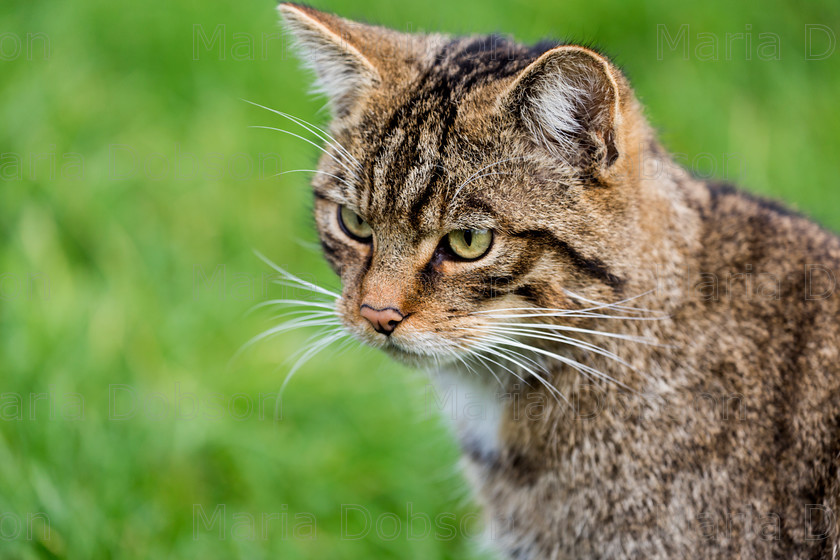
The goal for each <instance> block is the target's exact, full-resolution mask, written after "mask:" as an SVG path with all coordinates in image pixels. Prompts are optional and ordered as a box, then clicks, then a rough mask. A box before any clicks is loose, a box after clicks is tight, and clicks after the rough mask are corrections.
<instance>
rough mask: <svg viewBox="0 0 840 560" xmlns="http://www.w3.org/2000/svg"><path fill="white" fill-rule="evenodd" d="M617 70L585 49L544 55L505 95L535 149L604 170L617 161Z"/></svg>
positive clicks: (580, 165)
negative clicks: (527, 132) (531, 138)
mask: <svg viewBox="0 0 840 560" xmlns="http://www.w3.org/2000/svg"><path fill="white" fill-rule="evenodd" d="M619 80H621V77H620V75H619V73H618V71H617V70H616V69H615V68H614V67H613V66H612V65H611V64H610V63H609V62H608V61H607V60H606V59H605V58H604V57H602V56H601V55H599V54H598V53H596V52H594V51H591V50H589V49H587V48H585V47H578V46H571V45H566V46H560V47H556V48H554V49H551V50H550V51H547V52H546V53H544V54H543V55H542V56H540V58H538V59H537V60H536V61H534V62H533V63H531V65H529V66H528V67H527V68H526V69H525V70H523V71H522V73H521V74H520V75H519V77H517V79H516V80H515V81H514V83H513V84H512V85H511V86H510V89H509V90H508V93H507V104H508V107H507V108H508V110H512V111H517V112H518V113H519V115H520V117H521V119H522V121H523V122H524V124H525V126H526V127H527V128H528V129H529V131H530V132H531V133H532V134H533V136H534V137H535V139H536V140H537V142H538V143H539V144H541V145H542V146H543V147H545V148H546V149H548V150H549V151H550V152H552V153H553V154H554V155H556V156H557V157H559V158H561V159H562V160H564V161H565V162H567V163H568V164H570V165H572V166H574V167H578V168H593V167H595V168H603V169H605V168H608V167H610V166H611V165H612V164H613V163H614V162H615V160H616V159H617V158H618V157H619V149H618V144H619V138H618V128H619V124H620V120H621V106H620V87H619V83H618V82H619Z"/></svg>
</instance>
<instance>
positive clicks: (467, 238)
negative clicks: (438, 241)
mask: <svg viewBox="0 0 840 560" xmlns="http://www.w3.org/2000/svg"><path fill="white" fill-rule="evenodd" d="M492 243H493V232H492V231H490V230H489V229H456V230H455V231H450V232H449V233H448V234H447V235H446V245H447V249H449V252H450V253H452V254H453V255H454V256H456V257H458V258H459V259H463V260H467V261H474V260H476V259H480V258H481V257H483V256H484V255H486V254H487V251H489V250H490V245H491V244H492Z"/></svg>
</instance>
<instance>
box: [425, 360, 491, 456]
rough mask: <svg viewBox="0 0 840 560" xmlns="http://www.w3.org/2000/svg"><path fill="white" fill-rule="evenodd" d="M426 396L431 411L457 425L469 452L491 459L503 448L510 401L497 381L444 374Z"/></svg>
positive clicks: (451, 372) (457, 430)
mask: <svg viewBox="0 0 840 560" xmlns="http://www.w3.org/2000/svg"><path fill="white" fill-rule="evenodd" d="M433 378H434V381H435V383H434V386H433V387H432V388H431V389H430V391H429V393H427V395H426V406H427V409H430V410H433V411H436V413H438V414H441V415H443V416H445V417H446V418H447V419H448V420H449V421H450V422H451V423H452V425H453V426H454V428H455V430H456V433H457V435H458V439H459V440H460V442H461V446H462V448H463V450H464V452H465V453H468V454H470V455H473V456H478V457H481V458H484V459H486V458H491V457H494V456H496V455H497V454H498V453H499V450H500V447H501V439H500V428H501V423H502V415H503V414H504V408H505V403H506V398H505V395H504V391H503V389H502V388H501V386H500V385H499V383H498V382H496V380H495V379H492V378H491V379H490V380H488V379H486V378H482V377H479V376H478V375H475V374H471V373H466V374H465V373H464V372H459V371H446V370H444V371H440V372H438V373H437V374H435V375H434V376H433Z"/></svg>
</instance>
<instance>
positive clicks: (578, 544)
mask: <svg viewBox="0 0 840 560" xmlns="http://www.w3.org/2000/svg"><path fill="white" fill-rule="evenodd" d="M281 12H282V13H283V16H284V19H285V22H286V24H287V26H288V27H289V29H290V30H291V31H292V32H293V33H294V35H295V36H296V37H297V38H298V40H299V42H300V43H301V53H302V57H303V58H304V59H305V60H306V61H308V62H309V63H310V65H311V66H313V67H314V70H315V72H316V74H317V76H318V82H319V83H320V86H321V89H322V90H323V91H324V92H325V93H327V95H328V96H329V97H330V102H331V107H332V111H333V115H334V119H333V121H332V123H331V127H330V132H331V134H332V135H333V136H334V137H335V139H336V140H337V142H338V143H340V144H341V145H342V146H344V147H345V148H346V149H347V150H348V151H349V152H350V154H352V156H353V157H354V158H355V159H356V160H358V162H359V164H360V165H359V168H358V169H350V170H348V169H346V168H345V167H343V166H342V165H340V164H338V163H337V162H336V160H335V158H336V157H338V158H339V159H341V156H339V155H338V153H337V150H336V149H335V148H334V147H328V148H327V149H328V151H330V152H331V153H332V154H333V156H334V157H331V156H324V157H323V158H322V160H321V163H320V170H321V171H323V172H325V173H329V174H331V175H335V176H337V177H339V178H340V179H341V180H338V179H335V178H333V177H331V176H329V175H325V174H320V175H316V177H315V179H314V181H313V186H314V190H315V195H316V218H317V223H318V228H319V231H320V234H321V239H322V243H323V246H324V250H325V254H326V256H327V258H328V260H329V262H330V263H331V264H332V266H333V267H334V268H335V270H336V271H337V272H338V273H339V274H340V275H341V278H342V282H343V285H344V291H343V294H342V295H343V297H342V299H341V301H340V304H339V309H338V311H339V314H340V315H341V316H342V318H343V320H344V322H345V324H346V326H347V328H348V329H349V330H351V331H352V332H353V333H354V334H355V335H357V337H358V338H359V339H361V340H363V341H364V342H366V343H368V344H370V345H372V346H375V347H378V348H382V349H384V350H385V351H387V352H389V353H390V354H392V355H393V356H395V357H396V358H398V359H402V360H405V361H409V362H411V363H416V364H418V365H426V364H429V363H431V362H433V360H438V361H442V362H443V363H444V367H445V368H448V369H450V370H452V371H454V372H455V374H456V375H464V376H468V375H473V374H471V373H469V372H466V371H462V370H463V368H462V367H460V366H459V365H458V362H457V361H455V360H454V359H453V358H452V355H453V354H459V353H461V354H463V355H466V353H467V352H468V350H469V347H470V345H471V344H472V342H471V340H472V337H475V336H479V335H481V334H482V333H484V332H485V330H486V329H487V326H486V323H487V319H486V317H483V316H482V315H481V314H478V315H476V314H475V312H477V311H487V310H492V309H502V308H517V307H539V308H551V309H580V308H586V307H588V306H589V305H588V304H586V303H582V302H581V300H578V299H575V298H574V297H570V295H569V293H570V292H571V293H574V294H578V295H582V296H584V297H586V298H587V299H589V300H592V301H598V302H609V303H615V302H621V301H623V300H626V299H628V298H634V297H635V296H640V295H642V294H644V295H642V296H641V297H638V298H637V299H632V300H631V303H626V304H624V305H626V306H632V307H639V308H647V309H650V310H653V311H654V312H655V313H656V317H655V318H654V317H649V319H650V320H631V319H620V318H619V319H606V318H603V317H580V316H578V317H572V318H557V319H552V320H553V321H555V322H557V323H559V324H562V325H566V326H572V327H579V328H581V329H587V330H592V331H601V332H610V333H617V334H620V335H625V336H629V337H644V338H645V339H647V340H650V341H653V342H655V344H643V343H640V342H635V341H631V340H626V339H621V338H605V337H603V336H598V335H597V334H592V333H588V332H579V333H577V334H576V338H578V339H580V340H583V341H586V342H588V343H591V344H595V345H597V346H598V347H599V348H602V349H604V350H607V351H609V352H613V353H615V354H617V355H618V356H619V357H620V358H621V359H622V360H624V361H626V362H627V364H628V365H629V366H632V367H628V366H625V365H622V364H619V363H617V362H616V361H615V360H612V359H609V358H608V357H605V356H604V355H599V354H597V353H593V352H589V351H586V350H584V349H581V348H574V347H565V346H562V345H559V344H556V343H554V342H546V341H542V342H543V343H542V344H540V345H538V346H539V347H540V348H543V349H549V350H550V351H553V352H557V353H561V355H563V356H567V357H569V358H570V359H575V360H577V361H578V362H580V363H583V364H586V365H588V366H591V367H592V368H595V369H597V370H598V371H601V372H604V373H606V374H608V375H609V376H610V377H612V378H614V379H615V380H617V381H619V382H620V383H621V385H618V384H616V383H612V382H606V381H603V380H594V381H593V380H591V379H587V378H586V377H585V376H584V375H581V373H579V372H578V371H576V370H575V369H573V368H571V367H568V366H567V365H564V364H562V363H560V362H558V361H556V360H548V359H545V360H540V359H537V361H539V362H540V363H541V365H542V366H543V367H545V368H546V371H547V374H548V375H549V376H550V379H549V381H550V382H551V383H552V385H553V386H554V387H556V388H557V389H558V390H559V391H560V392H562V393H563V395H565V396H567V397H568V398H569V400H570V401H571V403H572V404H571V406H570V405H569V404H567V403H565V402H563V400H561V399H558V398H556V396H554V395H552V393H551V392H550V391H549V390H547V389H545V388H544V387H543V386H541V385H540V384H539V383H530V384H524V383H521V382H519V381H518V380H516V379H515V377H513V376H511V375H508V374H507V372H505V371H504V370H503V368H498V369H497V371H495V373H496V374H498V376H499V377H500V378H501V380H502V383H503V384H504V386H503V387H502V388H501V389H502V391H501V392H502V393H504V394H505V395H506V396H505V397H504V399H502V400H501V401H500V402H501V403H502V409H503V417H502V419H501V420H500V422H499V425H498V434H497V435H498V438H499V447H498V448H491V449H489V450H488V449H483V448H481V447H480V446H478V445H475V444H474V441H475V440H474V438H473V437H472V436H471V434H470V433H468V432H465V431H462V432H461V434H460V437H461V440H462V444H463V447H464V453H465V463H466V465H467V469H468V472H469V473H470V477H471V479H472V481H473V482H474V484H475V486H476V490H477V492H478V495H479V497H480V499H481V501H482V503H483V504H484V506H485V509H486V514H487V519H488V527H489V532H488V537H489V539H490V540H491V542H492V544H493V545H494V546H495V548H496V549H498V550H499V551H501V552H502V553H503V554H504V555H506V556H507V557H510V558H683V557H692V558H694V557H699V558H771V557H772V558H837V557H838V555H840V552H838V546H840V544H838V543H840V530H838V515H840V501H839V500H840V473H838V465H840V372H839V371H838V370H840V352H838V340H840V326H838V322H837V318H838V312H840V308H838V298H837V297H836V296H835V295H833V294H831V293H830V291H829V289H830V288H832V287H833V283H832V282H831V281H830V279H829V277H828V276H827V275H826V274H825V273H822V272H820V273H819V274H815V275H814V276H812V278H811V281H810V282H809V281H808V280H809V279H808V275H807V270H808V267H809V265H814V264H817V265H820V266H822V267H824V268H825V269H829V270H837V269H838V267H839V266H840V242H839V241H838V238H837V237H835V236H834V235H833V234H831V233H828V232H826V231H825V230H823V229H821V228H820V227H818V226H817V225H815V224H814V223H812V222H810V221H808V220H807V219H806V218H803V217H800V216H798V215H796V214H793V213H790V212H787V211H785V210H784V209H783V208H781V207H779V206H777V205H775V204H773V203H768V202H766V201H763V200H760V199H756V198H753V197H751V196H748V195H745V194H742V193H740V192H738V191H736V190H733V189H731V188H728V187H725V186H720V185H714V184H709V183H705V182H703V181H699V180H697V179H695V178H693V177H692V176H690V175H689V174H688V173H687V172H685V171H684V170H682V169H681V168H679V167H677V166H676V165H674V164H673V163H672V162H671V159H670V157H669V156H668V154H667V152H666V151H665V150H664V149H663V148H662V147H661V146H660V145H659V143H658V142H657V140H656V138H655V135H654V133H653V132H652V130H651V128H650V126H649V125H648V124H647V122H646V120H645V118H644V116H643V114H642V111H641V108H640V106H639V104H638V102H637V101H636V98H635V97H634V94H633V91H632V89H631V88H630V86H629V84H628V82H627V80H626V79H625V78H624V77H623V75H622V74H621V72H620V71H619V70H618V69H617V68H616V67H615V66H614V65H613V64H612V63H610V62H609V61H608V60H607V59H606V58H605V57H604V56H602V55H601V54H599V53H597V52H594V51H592V50H590V49H588V48H585V47H579V46H573V45H558V44H540V45H537V46H534V47H526V46H522V45H519V44H515V43H512V42H510V41H507V40H504V39H501V38H498V37H483V36H482V37H466V38H451V37H447V36H444V35H420V34H412V35H407V34H401V33H397V32H394V31H391V30H387V29H383V28H380V27H375V26H370V25H365V24H360V23H356V22H351V21H348V20H344V19H341V18H339V17H337V16H334V15H330V14H325V13H322V12H318V11H316V10H313V9H311V8H309V7H306V6H300V5H293V4H283V5H282V6H281ZM563 88H570V89H567V90H565V91H564V90H563ZM575 91H582V92H584V93H583V95H578V94H576V93H574V92H575ZM569 92H572V93H569ZM576 95H577V97H575V96H576ZM558 115H559V116H558ZM502 160H506V161H504V162H503V163H500V164H498V165H495V166H492V167H489V168H487V171H486V172H480V170H482V168H485V166H489V165H491V164H493V163H494V162H499V161H502ZM651 169H654V170H658V171H656V172H651ZM465 182H466V185H464V183H465ZM462 185H464V186H463V188H461V189H460V190H459V187H461V186H462ZM456 193H457V194H456ZM339 205H347V206H348V207H350V208H351V209H353V210H354V211H355V212H357V213H358V214H359V215H360V216H362V217H363V218H364V219H365V220H366V221H367V222H368V223H369V224H370V225H371V227H372V229H373V231H374V241H373V243H372V244H365V243H360V242H357V241H353V240H352V239H349V238H348V237H347V236H346V235H344V234H343V232H342V230H341V228H340V227H339V225H338V222H337V208H338V206H339ZM470 227H474V228H485V229H491V230H493V232H494V235H495V238H494V242H493V246H492V247H491V249H490V252H489V253H488V254H487V256H485V257H483V258H482V259H479V260H477V261H473V262H460V261H457V260H453V259H451V258H448V257H447V256H446V254H444V253H442V252H441V239H443V238H444V236H445V235H446V234H447V233H448V232H449V231H452V230H455V229H461V228H470ZM714 283H716V284H717V291H716V292H715V291H714V290H713V284H714ZM823 291H826V292H827V293H826V294H825V295H824V297H816V298H815V297H813V294H819V293H821V292H823ZM362 303H368V304H370V305H371V306H372V307H376V308H384V307H393V308H395V309H399V310H401V312H402V313H403V314H405V315H406V318H405V319H404V320H403V321H402V323H400V325H399V326H398V327H397V328H396V329H395V331H394V332H393V334H392V335H391V336H390V337H387V336H385V335H383V334H380V333H377V332H375V331H374V330H373V329H372V328H371V327H370V325H368V324H367V323H366V322H365V321H364V319H362V318H361V316H360V314H359V309H360V306H361V304H362ZM614 311H615V310H610V313H614ZM605 313H606V312H605ZM627 314H628V313H618V315H622V316H626V315H627ZM630 314H632V312H630ZM546 321H550V320H546ZM531 342H533V340H532V341H531ZM478 373H480V374H481V375H480V376H479V377H481V379H479V380H478V381H475V383H477V384H486V385H487V386H491V387H495V386H496V385H497V381H496V380H495V379H494V378H493V376H491V375H490V373H491V372H485V371H482V370H480V369H479V372H478ZM526 381H528V382H531V381H533V379H532V378H527V377H526ZM515 402H518V403H519V405H520V406H514V405H513V403H515ZM523 403H532V404H536V405H538V406H535V407H533V408H534V410H533V411H532V412H534V413H533V414H525V413H524V412H523V406H522V405H523ZM730 405H731V406H730ZM809 508H811V509H810V510H809ZM809 511H810V513H811V520H810V524H809V518H808V515H809ZM820 512H830V513H827V514H825V515H824V516H823V517H820V515H821V514H820ZM809 532H810V533H811V534H810V535H809ZM821 532H822V533H825V534H824V535H822V536H820V535H819V533H821ZM809 536H810V537H814V536H816V537H818V538H809Z"/></svg>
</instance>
